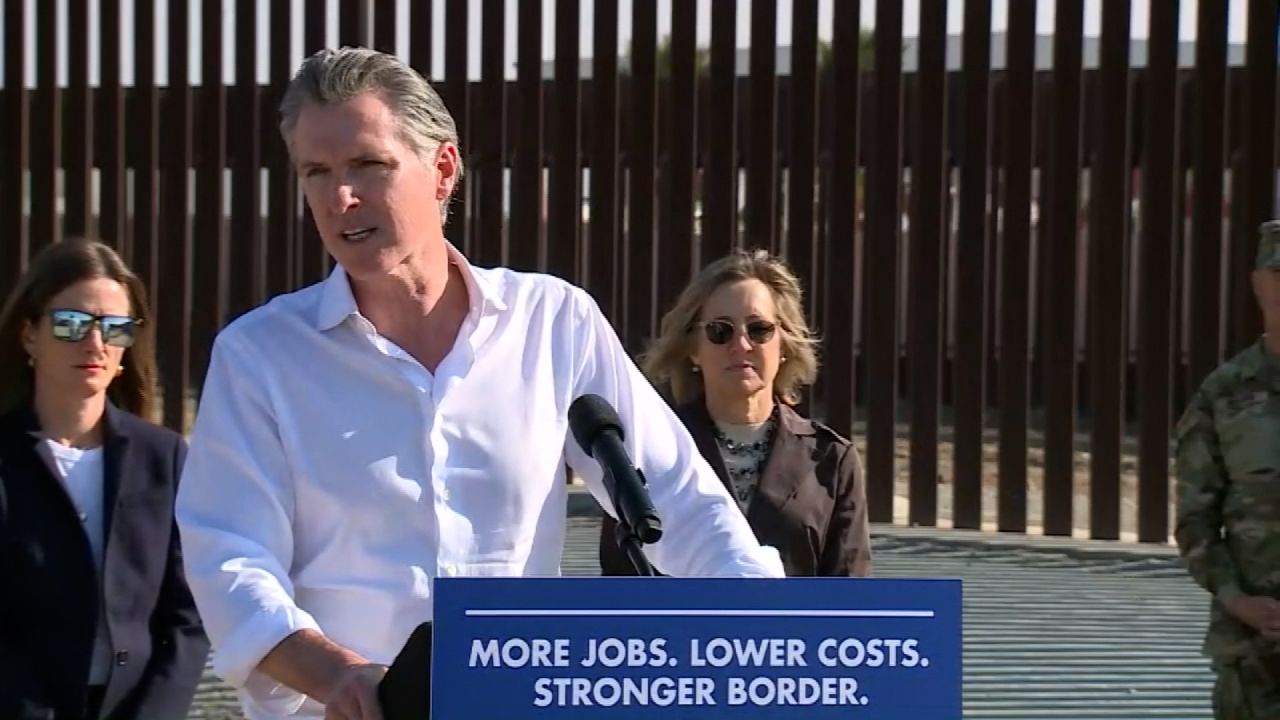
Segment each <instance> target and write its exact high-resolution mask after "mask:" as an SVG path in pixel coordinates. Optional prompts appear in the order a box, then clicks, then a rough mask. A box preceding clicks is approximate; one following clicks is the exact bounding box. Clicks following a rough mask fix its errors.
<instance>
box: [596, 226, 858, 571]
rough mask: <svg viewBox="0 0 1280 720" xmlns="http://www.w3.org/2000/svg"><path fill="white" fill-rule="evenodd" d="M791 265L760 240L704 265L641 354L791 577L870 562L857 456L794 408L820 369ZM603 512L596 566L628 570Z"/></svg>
mask: <svg viewBox="0 0 1280 720" xmlns="http://www.w3.org/2000/svg"><path fill="white" fill-rule="evenodd" d="M816 350H817V341H816V340H815V339H814V338H813V337H812V335H811V333H810V332H809V328H808V324H807V323H806V322H805V312H804V306H803V293H802V290H801V288H800V282H799V280H798V279H797V278H796V276H795V274H794V273H793V272H792V271H791V270H790V268H788V267H787V265H786V263H785V262H784V261H783V260H781V259H780V258H777V257H774V256H771V255H769V254H768V253H767V252H765V251H763V250H754V251H744V250H738V251H735V252H733V253H732V254H730V255H728V256H727V257H724V258H721V259H719V260H717V261H715V262H713V263H711V264H710V265H708V266H707V267H706V268H705V269H703V271H702V272H701V273H699V274H698V276H697V277H696V278H694V280H693V281H692V282H691V283H690V284H689V286H688V287H686V288H685V289H684V291H683V292H682V293H681V294H680V297H679V299H678V300H677V301H676V304H675V306H674V307H673V308H671V310H670V311H669V312H667V314H666V315H665V316H664V317H663V319H662V328H661V335H660V336H659V337H658V339H657V340H656V342H655V343H654V344H653V346H652V348H651V349H650V351H649V352H648V353H647V355H646V356H645V357H644V359H643V368H644V371H645V374H646V375H648V376H649V378H650V380H651V381H652V382H654V383H655V384H656V385H658V386H659V387H662V386H666V389H667V390H668V392H669V396H670V398H671V400H672V402H673V405H674V406H675V411H676V414H677V415H678V416H679V417H680V419H681V421H683V422H684V424H685V427H686V428H687V429H688V430H689V432H690V434H691V435H692V436H693V439H694V441H695V442H696V443H697V445H698V449H699V450H700V451H701V453H702V455H703V457H704V458H705V459H706V460H707V462H708V463H709V464H710V465H711V467H712V469H713V470H715V472H716V475H718V476H719V477H720V479H721V481H722V482H723V483H724V484H725V488H726V489H727V490H728V491H729V493H730V494H731V495H732V496H733V497H734V498H735V499H737V501H738V506H739V507H740V508H741V509H742V511H743V513H745V514H746V517H747V522H748V523H749V524H750V525H751V527H752V529H753V530H754V531H755V533H756V536H757V538H759V540H760V542H761V543H762V544H765V545H772V546H774V547H776V548H777V549H778V551H779V552H780V553H781V555H782V561H783V565H784V566H785V568H786V570H787V575H790V576H796V575H825V576H864V575H868V574H870V572H871V547H870V532H869V529H868V525H867V510H866V488H865V485H864V483H863V479H862V463H861V460H860V459H859V457H858V453H857V450H855V449H854V447H853V445H852V443H850V442H849V441H848V440H847V439H845V438H843V437H841V436H840V435H839V434H837V433H836V432H835V431H833V430H832V429H831V428H829V427H827V426H825V425H823V424H821V423H819V422H816V421H813V420H810V419H808V418H805V417H803V416H801V415H800V414H799V413H798V412H797V411H796V410H795V408H794V407H793V406H794V405H796V404H797V403H798V402H799V400H800V393H801V391H802V389H803V388H804V387H805V386H806V385H810V384H812V383H813V381H814V379H815V378H816V377H817V373H818V360H817V353H816ZM615 526H616V524H615V523H614V522H613V520H612V519H611V518H609V517H607V516H606V517H605V522H604V527H603V528H602V532H601V536H600V565H601V569H602V571H603V572H604V574H606V575H629V574H634V572H635V570H634V568H633V567H632V566H631V564H630V562H629V560H628V559H627V557H626V555H625V554H624V553H623V552H622V551H621V550H619V548H618V546H617V543H616V542H615V540H614V532H615V530H614V528H615Z"/></svg>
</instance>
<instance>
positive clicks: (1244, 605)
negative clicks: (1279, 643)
mask: <svg viewBox="0 0 1280 720" xmlns="http://www.w3.org/2000/svg"><path fill="white" fill-rule="evenodd" d="M1226 608H1227V612H1229V613H1231V614H1232V615H1233V616H1234V617H1235V618H1236V619H1237V620H1239V621H1240V622H1242V623H1244V624H1246V625H1248V626H1249V627H1252V628H1253V629H1254V630H1257V631H1258V632H1259V633H1262V636H1263V637H1265V638H1267V639H1268V640H1280V602H1278V601H1276V600H1274V599H1272V598H1269V597H1258V596H1256V595H1241V596H1239V597H1236V598H1233V599H1232V600H1231V602H1229V603H1227V605H1226Z"/></svg>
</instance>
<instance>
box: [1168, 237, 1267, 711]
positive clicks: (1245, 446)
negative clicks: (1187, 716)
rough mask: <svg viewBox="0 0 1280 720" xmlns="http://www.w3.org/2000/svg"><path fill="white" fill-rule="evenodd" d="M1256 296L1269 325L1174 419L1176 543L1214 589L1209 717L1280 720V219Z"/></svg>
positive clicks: (1257, 274)
mask: <svg viewBox="0 0 1280 720" xmlns="http://www.w3.org/2000/svg"><path fill="white" fill-rule="evenodd" d="M1252 282H1253V288H1254V294H1255V295H1256V297H1257V299H1258V304H1259V306H1260V307H1261V309H1262V314H1263V318H1264V325H1265V327H1266V331H1265V332H1264V334H1263V336H1262V337H1261V338H1259V339H1258V341H1257V342H1256V343H1254V344H1253V345H1251V346H1250V347H1249V348H1248V349H1246V350H1244V351H1243V352H1241V353H1240V354H1239V355H1236V356H1235V357H1233V358H1231V359H1230V360H1228V361H1227V362H1225V363H1223V364H1222V365H1220V366H1219V367H1218V368H1217V369H1216V370H1214V371H1213V373H1211V374H1210V375H1209V376H1208V377H1207V378H1206V379H1205V381H1204V383H1203V384H1202V385H1201V386H1200V388H1199V390H1198V392H1196V394H1195V396H1194V397H1192V399H1191V401H1190V403H1189V405H1188V407H1187V410H1186V412H1185V414H1184V415H1183V416H1182V418H1181V419H1180V420H1179V422H1178V426H1177V430H1176V440H1177V494H1178V511H1177V528H1176V531H1175V532H1176V536H1177V542H1178V549H1179V551H1180V552H1181V553H1182V557H1183V558H1184V559H1185V561H1186V564H1187V568H1188V570H1189V571H1190V573H1191V576H1192V577H1193V578H1194V579H1195V581H1196V582H1197V583H1199V584H1200V585H1201V586H1202V587H1203V588H1204V589H1205V590H1207V591H1209V592H1210V593H1211V594H1212V596H1213V599H1212V602H1211V609H1210V621H1209V630H1208V633H1207V635H1206V638H1205V642H1204V650H1205V653H1206V654H1207V655H1209V656H1210V657H1211V658H1212V659H1213V667H1214V671H1215V672H1216V673H1217V683H1216V684H1215V686H1214V691H1213V709H1214V717H1215V718H1218V719H1219V720H1224V719H1227V718H1230V719H1231V720H1244V719H1246V718H1249V719H1252V718H1278V719H1280V600H1278V598H1280V222H1276V221H1272V222H1268V223H1265V224H1263V226H1262V228H1261V238H1260V241H1259V246H1258V256H1257V264H1256V268H1255V270H1254V272H1253V274H1252Z"/></svg>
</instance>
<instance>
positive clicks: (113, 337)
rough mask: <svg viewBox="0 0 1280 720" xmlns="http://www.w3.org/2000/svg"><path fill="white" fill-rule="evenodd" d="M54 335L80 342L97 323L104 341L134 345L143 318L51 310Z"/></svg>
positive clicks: (124, 346)
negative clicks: (134, 336) (134, 333)
mask: <svg viewBox="0 0 1280 720" xmlns="http://www.w3.org/2000/svg"><path fill="white" fill-rule="evenodd" d="M49 323H50V325H52V327H53V336H54V337H55V338H57V339H59V340H61V341H63V342H80V341H81V340H84V339H85V338H86V337H88V335H89V331H90V330H91V329H93V326H94V325H95V324H97V325H98V327H99V328H101V329H102V342H104V343H106V344H107V345H114V346H116V347H122V348H127V347H132V346H133V331H134V328H136V327H137V326H139V325H141V324H142V320H140V319H138V318H131V317H127V316H125V315H92V314H90V313H87V312H84V311H83V310H66V309H59V310H50V311H49Z"/></svg>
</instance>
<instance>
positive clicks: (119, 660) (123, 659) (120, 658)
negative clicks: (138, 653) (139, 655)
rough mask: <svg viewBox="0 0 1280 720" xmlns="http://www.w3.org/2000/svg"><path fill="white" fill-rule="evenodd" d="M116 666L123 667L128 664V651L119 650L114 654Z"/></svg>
mask: <svg viewBox="0 0 1280 720" xmlns="http://www.w3.org/2000/svg"><path fill="white" fill-rule="evenodd" d="M116 664H117V665H119V666H121V667H123V666H125V665H128V664H129V651H128V650H121V651H120V652H117V653H116Z"/></svg>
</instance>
